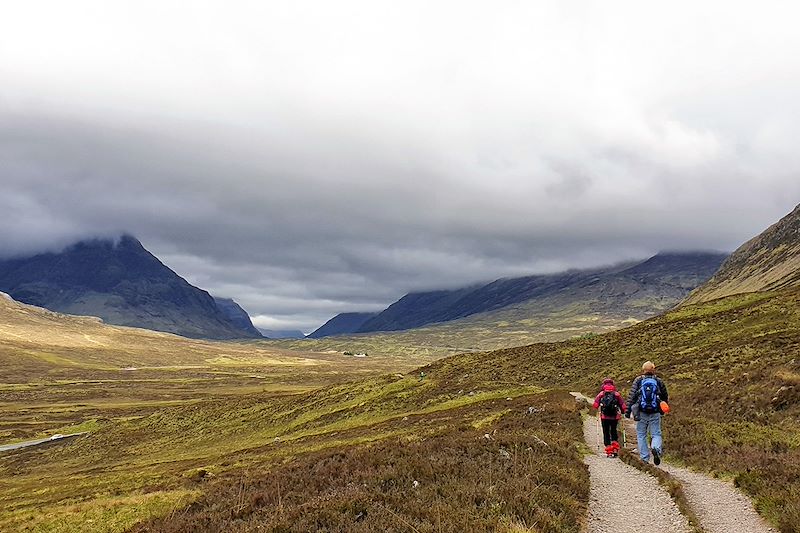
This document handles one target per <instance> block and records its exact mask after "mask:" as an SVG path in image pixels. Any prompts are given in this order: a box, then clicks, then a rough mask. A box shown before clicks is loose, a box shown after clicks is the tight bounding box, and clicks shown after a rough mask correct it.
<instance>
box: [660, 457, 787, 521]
mask: <svg viewBox="0 0 800 533" xmlns="http://www.w3.org/2000/svg"><path fill="white" fill-rule="evenodd" d="M662 468H663V469H664V470H666V471H667V472H669V473H670V474H672V475H673V476H675V477H676V478H677V479H678V481H680V482H681V483H682V484H683V490H684V492H685V493H686V499H687V500H689V504H690V505H691V506H692V509H694V512H695V513H696V514H697V517H698V519H699V520H700V525H701V526H703V529H704V530H705V531H706V532H707V533H729V532H736V533H768V532H775V531H776V530H774V529H772V528H770V527H769V526H768V525H767V523H766V522H765V521H764V519H763V518H761V517H760V516H759V515H758V513H756V511H755V509H753V503H752V502H751V501H750V499H749V498H748V497H747V496H745V495H744V494H742V493H741V492H739V491H738V490H737V489H736V487H734V486H733V483H728V482H725V481H722V480H719V479H714V478H712V477H709V476H706V475H704V474H698V473H697V472H692V471H690V470H687V469H685V468H679V467H676V466H671V465H662Z"/></svg>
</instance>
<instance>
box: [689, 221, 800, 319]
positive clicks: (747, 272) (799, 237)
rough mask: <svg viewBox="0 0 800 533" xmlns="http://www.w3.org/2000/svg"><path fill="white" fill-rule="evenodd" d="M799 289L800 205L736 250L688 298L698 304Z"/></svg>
mask: <svg viewBox="0 0 800 533" xmlns="http://www.w3.org/2000/svg"><path fill="white" fill-rule="evenodd" d="M798 286H800V205H798V206H797V207H796V208H795V209H794V211H792V212H791V213H789V214H788V215H786V216H785V217H783V218H782V219H781V220H779V221H778V222H776V223H775V224H773V225H772V226H770V227H769V228H767V229H766V230H765V231H764V232H763V233H761V234H760V235H758V236H756V237H754V238H753V239H751V240H749V241H747V242H746V243H744V244H743V245H742V246H741V247H739V249H737V250H736V251H735V252H733V254H731V256H730V257H729V258H728V260H727V261H725V263H724V264H723V265H722V267H721V268H720V269H719V271H718V272H717V273H716V274H715V275H714V276H713V277H712V278H711V279H710V280H709V281H708V282H707V283H705V284H704V285H701V286H700V287H699V288H698V289H697V290H695V291H694V292H692V294H691V295H690V296H689V298H688V299H687V303H699V302H707V301H709V300H713V299H714V298H721V297H723V296H730V295H731V294H741V293H745V292H756V291H765V290H778V289H785V288H789V287H798Z"/></svg>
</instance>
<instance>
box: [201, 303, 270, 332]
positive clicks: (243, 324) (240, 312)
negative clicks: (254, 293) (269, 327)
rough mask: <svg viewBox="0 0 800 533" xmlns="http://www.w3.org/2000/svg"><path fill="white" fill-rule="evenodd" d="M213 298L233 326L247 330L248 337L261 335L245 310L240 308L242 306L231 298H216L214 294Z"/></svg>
mask: <svg viewBox="0 0 800 533" xmlns="http://www.w3.org/2000/svg"><path fill="white" fill-rule="evenodd" d="M213 298H214V302H215V303H216V304H217V307H218V308H219V310H220V311H222V313H223V314H224V315H225V316H226V317H227V318H228V320H229V321H230V322H231V323H232V324H233V325H234V326H236V327H237V328H239V329H240V330H242V331H246V332H248V333H249V335H248V337H256V338H258V337H262V336H263V335H262V334H261V332H260V331H259V330H258V328H256V327H255V326H254V325H253V322H252V320H250V315H248V314H247V311H245V310H244V309H242V306H240V305H239V304H237V303H236V302H235V301H234V300H233V299H232V298H218V297H216V296H214V297H213Z"/></svg>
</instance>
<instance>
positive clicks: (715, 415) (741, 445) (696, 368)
mask: <svg viewBox="0 0 800 533" xmlns="http://www.w3.org/2000/svg"><path fill="white" fill-rule="evenodd" d="M646 359H652V360H653V361H655V362H656V363H657V365H658V369H659V373H660V374H661V375H662V376H663V377H664V378H665V379H666V380H667V383H668V385H669V386H670V390H671V405H672V407H673V410H674V413H673V414H671V415H669V417H668V418H667V419H666V422H665V429H666V442H667V451H668V453H669V454H671V455H673V456H674V457H676V458H678V459H680V460H683V461H685V462H686V463H688V464H690V465H694V466H696V467H699V468H703V469H707V470H711V471H716V472H720V473H726V474H727V475H730V476H732V477H734V479H735V481H736V483H737V484H739V485H740V486H741V487H742V488H743V489H745V490H746V491H747V492H748V493H749V494H751V495H752V496H754V497H755V500H756V506H757V508H758V509H759V511H761V512H762V513H764V514H765V515H766V516H767V517H768V518H769V519H771V520H772V521H773V522H774V523H778V524H780V525H781V527H782V530H783V531H800V486H799V485H798V481H797V480H798V479H799V478H800V424H799V422H800V291H797V290H790V291H785V292H780V293H758V294H747V295H740V296H733V297H729V298H726V299H722V300H716V301H712V302H709V303H707V304H704V305H697V306H687V307H683V308H681V309H679V310H676V311H673V312H671V313H668V314H666V315H664V316H662V317H658V318H655V319H652V320H649V321H647V322H645V323H642V324H639V325H637V326H634V327H631V328H628V329H624V330H620V331H617V332H613V333H609V334H606V335H602V336H597V337H594V338H591V339H583V340H579V341H570V342H566V343H560V344H543V345H533V346H528V347H522V348H514V349H509V350H501V351H497V352H493V353H490V354H470V355H465V356H461V357H458V358H449V359H446V360H444V361H442V362H441V363H437V364H434V367H433V368H432V369H431V372H434V371H436V372H440V373H441V372H447V373H448V375H450V376H451V377H452V378H453V379H455V378H456V376H458V374H459V373H460V372H462V371H463V369H464V368H469V369H470V371H471V372H478V373H484V374H486V375H489V376H492V378H493V379H496V380H501V381H506V382H518V381H522V382H524V383H529V384H549V385H550V386H553V387H575V388H579V389H581V390H584V391H591V390H595V389H596V387H597V384H598V381H599V380H600V379H601V378H602V377H605V376H608V377H614V378H616V379H617V380H618V382H619V383H620V384H622V385H623V386H625V387H627V386H629V385H630V382H631V378H632V377H634V376H635V375H636V374H637V372H638V370H639V368H640V365H641V363H642V362H643V361H644V360H646ZM534 361H535V364H532V362H534Z"/></svg>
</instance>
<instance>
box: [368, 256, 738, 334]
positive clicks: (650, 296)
mask: <svg viewBox="0 0 800 533" xmlns="http://www.w3.org/2000/svg"><path fill="white" fill-rule="evenodd" d="M724 259H725V255H724V254H720V253H714V252H687V253H662V254H658V255H656V256H653V257H651V258H650V259H648V260H647V261H644V262H641V263H638V264H634V265H630V264H628V265H621V266H616V267H611V268H606V269H595V270H574V271H568V272H563V273H559V274H548V275H538V276H526V277H522V278H512V279H499V280H497V281H493V282H492V283H489V284H486V285H478V286H473V287H467V288H462V289H455V290H449V291H431V292H420V293H411V294H407V295H406V296H404V297H402V298H401V299H400V300H398V301H397V302H395V303H393V304H392V305H390V306H389V307H388V308H387V309H386V310H385V311H383V312H381V313H379V314H377V315H376V316H374V317H373V318H371V319H369V320H367V321H366V322H365V323H364V324H363V325H362V326H361V327H360V328H359V329H358V330H357V331H356V332H357V333H368V332H376V331H397V330H405V329H412V328H418V327H421V326H425V325H427V324H432V323H438V322H449V321H452V320H457V319H461V318H465V317H469V316H472V315H476V314H479V313H487V312H491V311H497V310H501V309H505V308H509V307H511V306H515V307H516V306H520V305H523V304H531V305H532V306H534V307H536V306H539V307H541V306H542V305H544V304H545V303H546V304H547V306H548V307H550V308H554V309H556V308H559V307H563V308H566V307H568V306H570V305H576V304H583V303H585V302H587V301H589V300H592V301H594V302H596V306H595V310H600V309H605V310H614V309H615V308H617V309H618V310H620V311H622V308H623V307H627V306H632V307H652V308H654V311H653V312H652V313H651V314H650V315H648V316H652V315H653V314H656V313H657V312H660V311H663V310H666V309H669V308H670V307H672V306H674V305H675V304H677V303H678V302H680V301H681V300H682V299H683V298H685V297H686V295H687V294H689V292H690V291H691V290H692V289H694V288H695V287H697V286H698V285H700V284H701V283H703V282H704V281H706V280H707V279H708V278H709V277H711V275H712V274H713V273H714V272H715V271H716V270H717V268H719V265H720V264H721V263H722V261H723V260H724Z"/></svg>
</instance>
